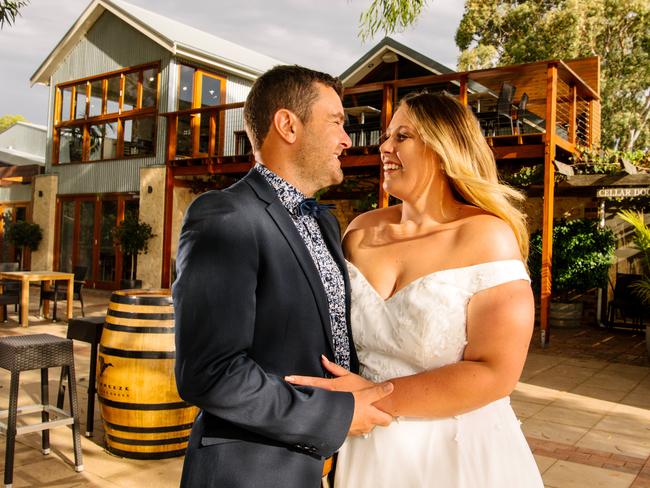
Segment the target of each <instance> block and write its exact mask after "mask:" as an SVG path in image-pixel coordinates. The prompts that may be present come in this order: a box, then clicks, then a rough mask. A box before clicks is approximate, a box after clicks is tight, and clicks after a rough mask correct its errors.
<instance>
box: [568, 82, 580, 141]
mask: <svg viewBox="0 0 650 488" xmlns="http://www.w3.org/2000/svg"><path fill="white" fill-rule="evenodd" d="M577 113H578V89H577V87H576V85H575V84H574V83H572V84H571V85H570V86H569V142H570V143H571V144H575V143H576V116H577Z"/></svg>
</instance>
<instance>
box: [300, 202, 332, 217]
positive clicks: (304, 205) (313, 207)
mask: <svg viewBox="0 0 650 488" xmlns="http://www.w3.org/2000/svg"><path fill="white" fill-rule="evenodd" d="M332 208H336V205H333V204H331V203H318V202H317V201H316V199H315V198H305V199H304V200H303V201H302V202H300V204H299V205H298V215H301V216H303V217H304V216H308V217H316V218H319V217H320V216H321V214H322V213H323V212H324V211H326V210H329V209H332Z"/></svg>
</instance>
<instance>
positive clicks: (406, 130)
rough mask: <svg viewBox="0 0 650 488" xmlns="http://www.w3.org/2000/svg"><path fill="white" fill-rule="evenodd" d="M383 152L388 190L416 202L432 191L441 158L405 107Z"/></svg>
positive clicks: (388, 134)
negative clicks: (435, 153)
mask: <svg viewBox="0 0 650 488" xmlns="http://www.w3.org/2000/svg"><path fill="white" fill-rule="evenodd" d="M379 151H380V154H381V162H382V171H383V172H384V184H383V187H384V190H385V191H387V192H388V193H390V194H391V195H393V196H394V197H397V198H399V199H400V200H414V199H417V198H419V197H420V196H422V195H423V194H425V193H426V192H427V191H429V190H430V188H431V184H432V182H433V180H434V177H435V174H436V170H435V168H436V166H437V165H436V160H437V158H436V157H435V156H434V153H433V152H432V151H431V150H430V149H429V148H427V146H426V145H425V144H424V141H423V140H422V138H421V137H420V136H419V134H418V132H417V130H416V129H415V126H414V125H413V123H412V122H411V120H410V119H409V117H408V115H407V109H406V107H405V106H403V105H402V106H401V107H400V108H399V109H398V110H397V111H396V112H395V115H393V119H392V120H391V122H390V125H389V126H388V129H386V135H385V141H384V143H383V144H382V145H381V146H380V147H379Z"/></svg>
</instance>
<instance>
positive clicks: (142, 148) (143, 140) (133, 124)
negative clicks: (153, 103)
mask: <svg viewBox="0 0 650 488" xmlns="http://www.w3.org/2000/svg"><path fill="white" fill-rule="evenodd" d="M155 132H156V121H155V119H154V118H153V117H142V118H139V119H127V120H125V121H124V155H125V156H151V155H152V154H153V153H154V137H155Z"/></svg>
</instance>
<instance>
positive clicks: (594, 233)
mask: <svg viewBox="0 0 650 488" xmlns="http://www.w3.org/2000/svg"><path fill="white" fill-rule="evenodd" d="M615 247H616V238H615V237H614V232H612V230H611V229H607V228H604V229H601V228H600V227H598V223H597V221H596V220H590V219H577V220H569V221H567V220H557V221H555V222H554V224H553V259H552V268H551V272H552V284H551V292H552V295H553V297H554V298H559V299H561V300H568V299H571V298H573V297H574V296H575V295H578V294H581V293H585V292H587V291H589V290H591V289H593V288H597V287H603V286H605V285H606V284H607V278H608V273H609V267H610V266H611V264H612V262H613V259H614V250H615ZM528 266H529V269H530V275H531V279H532V282H533V289H534V290H535V291H536V292H538V293H539V291H540V283H541V269H542V233H541V231H536V232H534V233H533V234H532V236H531V239H530V256H529V257H528Z"/></svg>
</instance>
